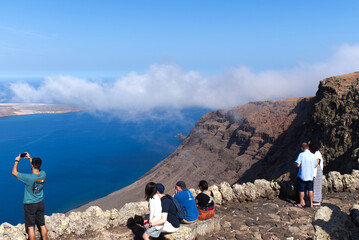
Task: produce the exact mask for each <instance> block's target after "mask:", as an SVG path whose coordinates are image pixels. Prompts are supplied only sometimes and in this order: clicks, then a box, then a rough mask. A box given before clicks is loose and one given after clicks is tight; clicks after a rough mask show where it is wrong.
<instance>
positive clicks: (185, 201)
mask: <svg viewBox="0 0 359 240" xmlns="http://www.w3.org/2000/svg"><path fill="white" fill-rule="evenodd" d="M174 198H176V199H177V200H178V202H179V203H180V204H181V205H182V206H184V207H185V208H186V210H187V217H185V218H184V219H185V220H186V221H189V222H192V221H194V220H197V219H198V210H197V204H196V201H195V200H194V197H193V195H192V193H191V192H190V190H182V191H180V192H179V193H177V194H175V196H174Z"/></svg>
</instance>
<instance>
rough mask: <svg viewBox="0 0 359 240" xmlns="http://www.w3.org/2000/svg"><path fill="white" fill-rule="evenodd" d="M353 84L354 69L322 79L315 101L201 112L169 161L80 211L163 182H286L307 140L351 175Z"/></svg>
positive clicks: (330, 165) (139, 195) (135, 196)
mask: <svg viewBox="0 0 359 240" xmlns="http://www.w3.org/2000/svg"><path fill="white" fill-rule="evenodd" d="M358 79H359V72H356V73H352V74H346V75H341V76H336V77H331V78H327V79H325V80H323V81H321V83H320V85H319V89H318V91H317V93H316V96H315V97H304V98H295V99H283V100H272V101H263V102H253V103H248V104H246V105H242V106H238V107H234V108H233V109H230V110H220V111H216V112H212V113H208V114H206V115H204V116H203V117H202V118H201V120H200V121H199V122H197V123H196V125H195V127H194V128H193V129H192V131H191V133H190V134H189V136H188V137H187V138H186V139H185V140H184V141H183V142H182V144H181V145H180V146H179V147H178V148H177V149H176V150H175V151H174V152H173V153H172V154H171V155H170V156H168V157H167V158H166V159H165V160H163V161H162V162H160V163H159V164H157V165H156V166H155V167H154V168H153V169H151V170H150V171H149V172H148V173H146V174H145V175H144V176H143V177H141V178H140V179H139V180H138V181H136V182H135V183H133V184H131V185H130V186H128V187H126V188H124V189H121V190H119V191H117V192H114V193H112V194H110V195H108V196H106V197H104V198H101V199H98V200H96V201H93V202H90V203H89V204H86V205H85V206H83V207H81V208H80V209H86V208H87V207H88V206H91V205H97V206H100V207H102V208H104V209H110V208H120V207H121V206H122V205H123V204H124V203H126V202H131V201H138V200H142V199H143V192H144V186H145V184H146V183H147V182H149V181H155V182H162V183H163V184H164V185H165V187H166V189H167V190H170V191H172V189H173V188H174V185H175V183H176V182H177V181H178V180H180V179H182V180H185V181H186V182H187V184H188V185H189V186H190V187H194V186H196V184H197V183H198V181H199V180H201V179H206V180H208V181H209V182H210V183H211V184H212V183H219V182H222V181H227V182H229V183H230V184H233V183H235V182H246V181H254V180H255V179H257V178H265V179H268V180H273V179H290V178H291V177H293V175H294V173H295V170H296V169H295V167H294V165H293V161H294V160H295V158H296V156H297V154H298V153H299V151H300V149H299V144H300V143H301V142H302V141H309V140H311V141H317V142H319V144H321V151H322V153H323V155H324V158H325V160H326V162H325V164H326V169H327V171H330V170H339V171H341V172H343V173H347V172H350V171H351V169H352V168H355V167H357V162H358V161H357V159H358V156H357V153H359V149H357V148H358V147H359V142H358V141H359V140H358V139H359V138H358V134H359V130H358V129H359V128H358V124H359V122H358V121H359V120H358V119H359V110H358V106H359V102H358V101H359V95H358V91H359V86H358V82H359V80H358ZM358 155H359V154H358ZM294 176H295V175H294Z"/></svg>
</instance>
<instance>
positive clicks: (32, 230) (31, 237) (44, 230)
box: [27, 225, 47, 240]
mask: <svg viewBox="0 0 359 240" xmlns="http://www.w3.org/2000/svg"><path fill="white" fill-rule="evenodd" d="M40 230H41V237H42V240H46V239H47V228H46V226H45V225H44V226H40ZM27 233H28V234H29V240H35V227H28V232H27Z"/></svg>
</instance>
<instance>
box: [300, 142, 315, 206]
mask: <svg viewBox="0 0 359 240" xmlns="http://www.w3.org/2000/svg"><path fill="white" fill-rule="evenodd" d="M301 147H302V148H301V149H302V151H303V152H301V153H300V154H299V155H298V158H297V160H296V161H295V163H296V164H297V167H298V168H299V170H298V175H297V187H298V192H299V203H298V204H296V206H297V207H300V208H302V207H304V206H305V201H304V193H305V191H308V195H309V202H310V203H309V204H310V207H313V178H314V167H315V165H316V162H317V161H316V158H315V156H314V154H313V153H311V152H310V151H309V146H308V144H307V143H305V142H304V143H302V146H301Z"/></svg>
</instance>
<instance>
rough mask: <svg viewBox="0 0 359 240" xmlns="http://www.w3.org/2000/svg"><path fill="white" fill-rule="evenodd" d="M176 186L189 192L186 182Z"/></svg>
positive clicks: (179, 182) (180, 182)
mask: <svg viewBox="0 0 359 240" xmlns="http://www.w3.org/2000/svg"><path fill="white" fill-rule="evenodd" d="M176 186H178V187H180V188H182V190H187V187H186V183H185V182H184V181H178V182H177V183H176Z"/></svg>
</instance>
